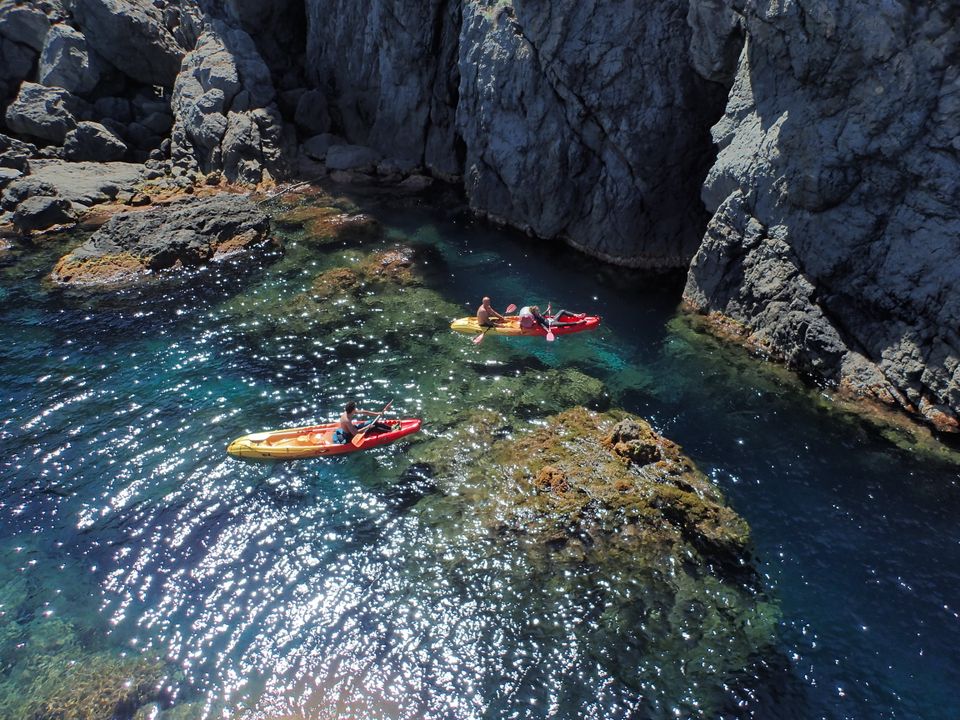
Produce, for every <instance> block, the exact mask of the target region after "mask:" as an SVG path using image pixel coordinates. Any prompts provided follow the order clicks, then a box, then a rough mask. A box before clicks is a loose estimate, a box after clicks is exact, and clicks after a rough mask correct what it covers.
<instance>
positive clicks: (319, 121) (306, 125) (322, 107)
mask: <svg viewBox="0 0 960 720" xmlns="http://www.w3.org/2000/svg"><path fill="white" fill-rule="evenodd" d="M293 121H294V122H295V123H296V124H297V127H298V128H299V129H300V130H302V131H303V132H304V134H306V135H319V134H321V133H325V132H327V131H328V130H329V129H330V113H329V112H328V111H327V99H326V98H325V97H324V95H323V93H322V92H320V91H319V90H308V91H307V92H305V93H303V94H302V95H301V96H300V99H299V100H298V102H297V109H296V113H295V115H294V118H293Z"/></svg>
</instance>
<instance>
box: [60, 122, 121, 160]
mask: <svg viewBox="0 0 960 720" xmlns="http://www.w3.org/2000/svg"><path fill="white" fill-rule="evenodd" d="M63 152H64V156H65V157H66V158H67V160H96V161H97V162H110V161H111V160H119V159H120V158H122V157H123V155H124V153H126V152H127V146H126V145H124V143H123V141H122V140H121V139H120V138H118V137H117V136H116V135H114V134H113V133H112V132H110V131H109V130H107V128H105V127H104V126H103V125H101V124H100V123H95V122H79V123H77V127H75V128H74V129H73V130H71V131H70V132H69V133H67V137H66V139H65V140H64V143H63Z"/></svg>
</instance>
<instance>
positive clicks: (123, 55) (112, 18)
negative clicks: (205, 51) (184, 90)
mask: <svg viewBox="0 0 960 720" xmlns="http://www.w3.org/2000/svg"><path fill="white" fill-rule="evenodd" d="M73 16H74V19H75V20H76V22H77V24H78V25H79V26H80V27H81V28H82V30H83V34H84V35H85V37H86V39H87V43H88V45H89V46H90V47H92V48H93V49H94V50H95V51H96V52H97V53H98V54H99V55H100V56H102V57H103V58H104V59H106V60H107V61H108V62H109V63H110V64H112V65H113V66H114V67H116V68H117V69H118V70H120V71H121V72H122V73H124V74H125V75H127V76H128V77H130V78H133V79H134V80H137V81H139V82H142V83H146V84H149V85H161V86H163V87H167V88H169V87H171V86H172V85H173V82H174V80H175V79H176V77H177V73H178V72H179V71H180V63H181V61H182V60H183V55H184V51H183V48H181V47H180V45H179V44H178V43H177V41H176V39H175V38H174V36H173V35H172V34H171V33H170V31H169V30H167V27H166V25H165V23H164V18H163V14H162V12H161V11H160V10H159V9H158V8H156V7H155V6H154V4H153V3H151V2H148V1H147V0H75V1H74V3H73Z"/></svg>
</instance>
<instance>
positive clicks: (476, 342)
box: [473, 330, 487, 345]
mask: <svg viewBox="0 0 960 720" xmlns="http://www.w3.org/2000/svg"><path fill="white" fill-rule="evenodd" d="M486 334H487V331H486V330H484V331H483V332H482V333H480V334H479V335H477V336H476V337H475V338H474V339H473V344H474V345H479V344H480V343H482V342H483V336H484V335H486Z"/></svg>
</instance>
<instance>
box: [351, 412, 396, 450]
mask: <svg viewBox="0 0 960 720" xmlns="http://www.w3.org/2000/svg"><path fill="white" fill-rule="evenodd" d="M391 405H393V400H391V401H390V402H388V403H387V404H386V405H384V406H383V410H381V411H380V414H379V415H377V416H376V417H375V418H374V419H373V422H372V423H370V424H369V425H367V426H366V427H365V428H364V429H363V430H361V431H360V432H358V433H357V434H356V435H354V436H353V438H352V439H351V440H350V442H351V443H352V444H353V446H354V447H360V443H361V442H362V441H363V436H364V435H366V434H367V430H369V429H370V428H372V427H373V426H374V425H376V424H377V421H378V420H379V419H380V418H382V417H383V414H384V413H385V412H386V411H387V410H389V409H390V406H391Z"/></svg>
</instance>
